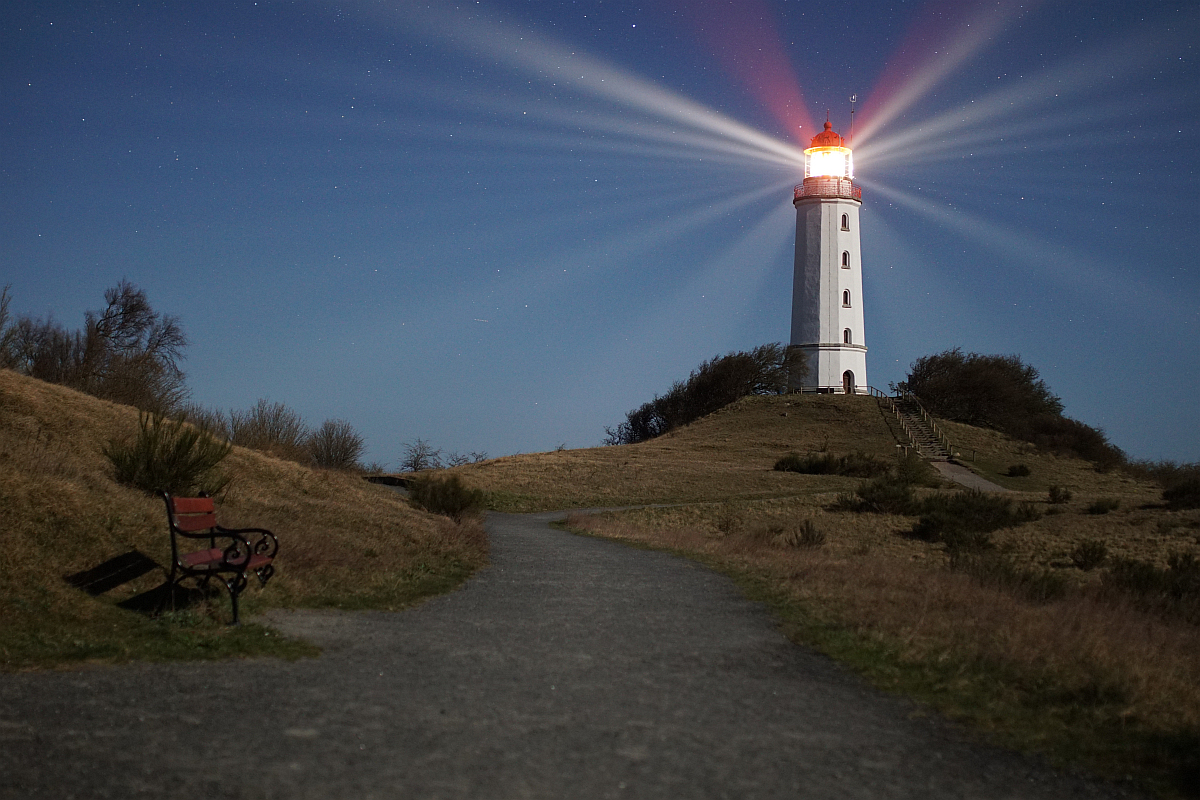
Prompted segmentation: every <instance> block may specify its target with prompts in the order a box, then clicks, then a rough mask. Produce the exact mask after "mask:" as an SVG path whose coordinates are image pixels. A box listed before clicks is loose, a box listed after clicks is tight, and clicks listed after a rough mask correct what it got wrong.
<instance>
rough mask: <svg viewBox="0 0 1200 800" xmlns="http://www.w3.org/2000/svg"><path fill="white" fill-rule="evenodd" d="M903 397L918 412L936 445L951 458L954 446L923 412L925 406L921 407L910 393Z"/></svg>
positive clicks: (930, 415)
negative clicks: (936, 441) (934, 438)
mask: <svg viewBox="0 0 1200 800" xmlns="http://www.w3.org/2000/svg"><path fill="white" fill-rule="evenodd" d="M903 397H904V399H905V400H906V401H908V402H911V403H913V404H914V405H915V406H916V407H917V408H918V409H919V410H920V412H921V419H922V420H924V422H925V424H926V425H928V426H929V429H930V430H931V431H933V435H934V436H935V437H937V440H938V444H940V445H941V446H942V447H943V448H945V450H946V453H947V454H948V455H949V456H950V457H951V458H953V457H954V445H953V444H952V443H951V442H950V437H949V436H947V435H946V432H945V431H943V430H942V429H941V428H940V427H938V424H937V423H936V422H934V419H933V415H932V414H930V413H929V412H928V411H926V410H925V406H923V405H921V401H920V400H918V399H917V396H916V395H915V394H913V393H912V392H905V393H904V394H903Z"/></svg>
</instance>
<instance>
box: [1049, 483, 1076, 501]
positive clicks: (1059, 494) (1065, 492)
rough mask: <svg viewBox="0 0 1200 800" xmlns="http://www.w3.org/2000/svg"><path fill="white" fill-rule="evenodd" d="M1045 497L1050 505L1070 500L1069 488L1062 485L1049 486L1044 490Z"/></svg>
mask: <svg viewBox="0 0 1200 800" xmlns="http://www.w3.org/2000/svg"><path fill="white" fill-rule="evenodd" d="M1046 499H1047V500H1048V501H1049V502H1050V503H1051V504H1052V505H1062V504H1063V503H1069V502H1071V490H1070V489H1068V488H1066V487H1064V486H1051V487H1050V488H1049V489H1048V490H1047V491H1046Z"/></svg>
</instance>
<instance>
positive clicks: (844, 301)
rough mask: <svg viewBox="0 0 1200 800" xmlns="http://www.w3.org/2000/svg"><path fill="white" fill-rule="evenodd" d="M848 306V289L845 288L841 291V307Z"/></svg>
mask: <svg viewBox="0 0 1200 800" xmlns="http://www.w3.org/2000/svg"><path fill="white" fill-rule="evenodd" d="M849 307H850V290H849V289H846V290H845V291H844V292H842V308H849Z"/></svg>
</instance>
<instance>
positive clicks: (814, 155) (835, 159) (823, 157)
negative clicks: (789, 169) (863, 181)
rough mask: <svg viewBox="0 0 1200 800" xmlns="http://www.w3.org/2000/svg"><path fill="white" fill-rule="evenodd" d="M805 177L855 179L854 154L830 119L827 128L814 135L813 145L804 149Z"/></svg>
mask: <svg viewBox="0 0 1200 800" xmlns="http://www.w3.org/2000/svg"><path fill="white" fill-rule="evenodd" d="M804 177H806V178H845V179H847V180H853V179H854V156H853V155H852V154H851V152H850V148H849V147H846V143H845V141H844V140H843V139H842V137H841V136H838V135H837V134H836V133H834V132H833V126H832V125H831V124H830V123H829V122H828V121H826V123H825V130H824V131H822V132H821V133H818V134H817V135H816V136H814V137H813V139H812V147H810V148H808V149H807V150H805V151H804Z"/></svg>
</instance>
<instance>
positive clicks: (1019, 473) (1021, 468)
mask: <svg viewBox="0 0 1200 800" xmlns="http://www.w3.org/2000/svg"><path fill="white" fill-rule="evenodd" d="M1029 474H1030V469H1029V467H1028V465H1026V464H1013V465H1012V466H1010V467H1009V468H1008V477H1010V478H1028V477H1029Z"/></svg>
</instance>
